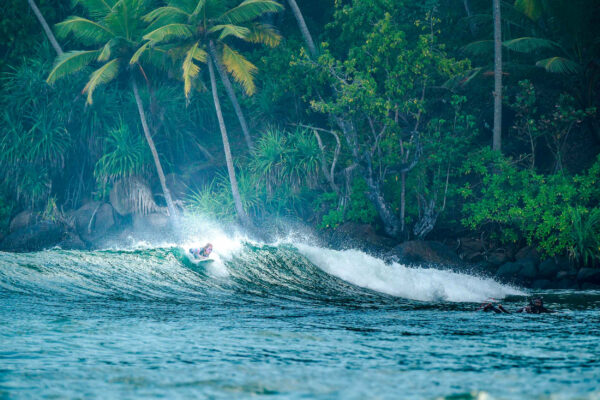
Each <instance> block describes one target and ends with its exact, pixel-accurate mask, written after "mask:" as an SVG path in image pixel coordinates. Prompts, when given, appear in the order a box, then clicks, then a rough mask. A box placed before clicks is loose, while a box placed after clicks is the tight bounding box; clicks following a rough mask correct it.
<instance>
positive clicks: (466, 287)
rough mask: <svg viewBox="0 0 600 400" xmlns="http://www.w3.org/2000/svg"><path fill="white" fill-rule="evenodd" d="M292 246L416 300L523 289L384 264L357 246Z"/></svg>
mask: <svg viewBox="0 0 600 400" xmlns="http://www.w3.org/2000/svg"><path fill="white" fill-rule="evenodd" d="M296 247H297V248H298V250H299V251H300V253H302V254H303V255H304V256H305V257H307V258H308V259H309V260H310V261H311V262H312V263H313V264H315V265H317V266H318V267H319V268H321V269H322V270H323V271H325V272H327V273H329V274H331V275H335V276H337V277H338V278H341V279H343V280H345V281H347V282H349V283H352V284H354V285H356V286H360V287H364V288H368V289H371V290H375V291H378V292H381V293H385V294H389V295H392V296H397V297H402V298H406V299H412V300H420V301H438V300H445V301H452V302H481V301H485V300H487V299H489V298H496V299H500V298H504V297H506V296H507V295H523V294H524V293H523V292H521V291H519V290H517V289H515V288H512V287H510V286H507V285H502V284H500V283H498V282H496V281H494V280H493V279H489V278H481V277H476V276H472V275H467V274H462V273H456V272H452V271H444V270H439V269H434V268H414V267H407V266H405V265H402V264H397V263H393V264H385V263H384V262H383V260H380V259H378V258H375V257H372V256H370V255H368V254H366V253H363V252H361V251H358V250H344V251H337V250H330V249H325V248H321V247H316V246H310V245H305V244H296Z"/></svg>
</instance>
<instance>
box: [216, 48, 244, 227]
mask: <svg viewBox="0 0 600 400" xmlns="http://www.w3.org/2000/svg"><path fill="white" fill-rule="evenodd" d="M216 61H217V60H212V56H211V60H208V63H207V64H208V72H209V74H210V86H211V89H212V95H213V101H214V103H215V111H216V112H217V119H218V120H219V129H220V130H221V138H222V139H223V151H224V152H225V161H226V162H227V172H228V173H229V182H230V183H231V194H232V196H233V202H234V204H235V210H236V212H237V215H238V218H239V220H240V221H241V222H242V224H243V225H245V226H247V227H248V226H250V219H249V218H248V215H247V214H246V211H244V207H243V206H242V198H241V197H240V191H239V189H238V184H237V179H236V178H235V169H234V168H233V158H232V157H231V149H230V148H229V138H228V137H227V128H225V121H224V120H223V114H222V112H221V103H220V102H219V95H218V93H217V80H216V78H215V70H214V67H213V64H212V63H213V62H215V63H216Z"/></svg>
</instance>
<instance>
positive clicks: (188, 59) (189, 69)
mask: <svg viewBox="0 0 600 400" xmlns="http://www.w3.org/2000/svg"><path fill="white" fill-rule="evenodd" d="M198 45H199V42H196V43H194V45H193V46H192V47H191V48H190V49H189V50H188V51H187V53H186V55H185V59H184V60H183V65H182V69H183V75H182V76H183V92H184V93H185V97H186V99H188V98H189V97H190V91H191V89H192V80H194V79H195V78H196V77H197V76H198V73H199V72H200V67H199V66H198V65H196V63H194V59H196V57H195V55H196V51H198V50H200V51H203V50H202V49H199V48H198ZM204 60H206V52H204Z"/></svg>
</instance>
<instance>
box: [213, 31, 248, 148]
mask: <svg viewBox="0 0 600 400" xmlns="http://www.w3.org/2000/svg"><path fill="white" fill-rule="evenodd" d="M208 51H209V52H210V56H211V58H212V59H213V61H214V62H215V66H216V67H217V71H218V72H219V76H220V77H221V82H223V86H225V91H226V92H227V95H228V96H229V100H231V103H232V104H233V109H234V110H235V114H236V115H237V117H238V121H240V125H241V127H242V132H244V139H246V145H247V146H248V150H250V151H252V149H253V148H254V144H253V143H252V137H250V131H249V130H248V124H247V123H246V118H245V117H244V113H243V112H242V108H241V107H240V103H239V102H238V100H237V96H236V94H235V91H234V90H233V86H232V85H231V81H230V80H229V77H228V76H227V73H226V72H225V70H224V69H223V66H222V65H221V63H220V62H219V58H218V57H217V50H216V49H215V45H214V43H213V42H212V41H211V42H210V43H209V47H208Z"/></svg>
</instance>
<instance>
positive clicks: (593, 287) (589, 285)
mask: <svg viewBox="0 0 600 400" xmlns="http://www.w3.org/2000/svg"><path fill="white" fill-rule="evenodd" d="M581 289H582V290H600V285H598V284H596V283H590V282H583V283H582V284H581Z"/></svg>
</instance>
